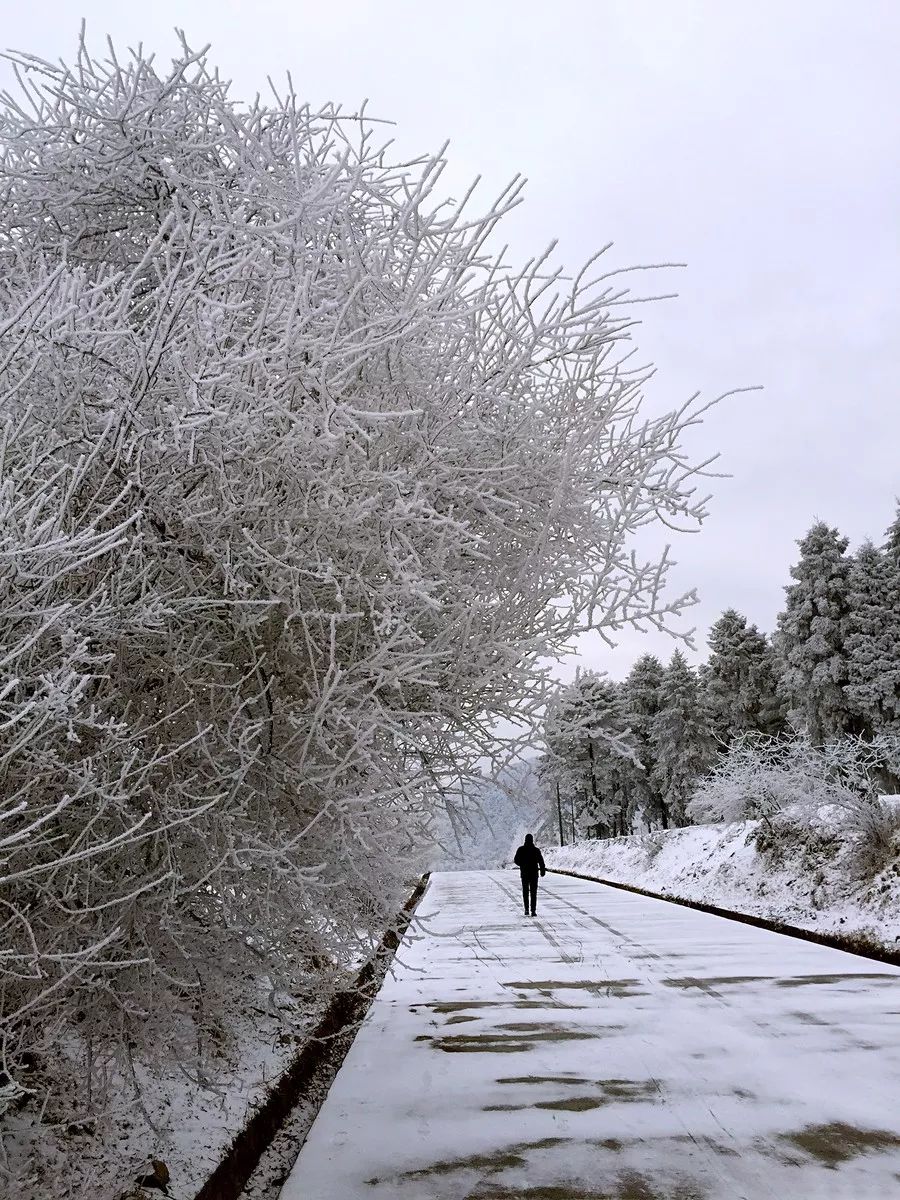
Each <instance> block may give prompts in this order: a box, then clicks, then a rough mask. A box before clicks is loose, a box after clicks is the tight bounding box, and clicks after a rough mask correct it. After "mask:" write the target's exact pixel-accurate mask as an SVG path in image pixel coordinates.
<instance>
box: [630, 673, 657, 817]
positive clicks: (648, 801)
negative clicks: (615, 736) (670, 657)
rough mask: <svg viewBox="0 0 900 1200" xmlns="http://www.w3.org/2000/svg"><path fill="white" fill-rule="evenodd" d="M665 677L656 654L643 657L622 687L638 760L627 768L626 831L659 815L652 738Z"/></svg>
mask: <svg viewBox="0 0 900 1200" xmlns="http://www.w3.org/2000/svg"><path fill="white" fill-rule="evenodd" d="M664 674H665V668H664V667H663V665H662V663H661V662H660V661H659V659H658V658H657V657H656V655H655V654H642V655H641V656H640V658H638V659H637V660H636V661H635V664H634V666H633V667H632V668H631V671H630V672H629V674H628V676H627V677H626V679H625V682H624V683H623V685H622V695H623V699H624V701H625V707H626V710H627V713H628V724H629V726H630V727H631V736H632V738H633V740H634V746H635V752H636V754H637V757H638V760H639V765H638V764H635V763H632V764H630V765H627V766H626V822H627V824H628V827H629V828H631V827H633V825H634V824H635V822H638V821H640V822H644V823H647V824H650V822H651V820H652V819H653V817H654V816H655V817H656V818H657V819H659V815H660V812H661V803H660V799H659V796H658V794H657V791H656V787H655V784H654V775H653V764H654V761H655V758H654V751H653V743H652V740H651V735H652V732H653V721H654V719H655V717H656V715H657V713H658V712H659V705H660V689H661V687H662V681H663V676H664Z"/></svg>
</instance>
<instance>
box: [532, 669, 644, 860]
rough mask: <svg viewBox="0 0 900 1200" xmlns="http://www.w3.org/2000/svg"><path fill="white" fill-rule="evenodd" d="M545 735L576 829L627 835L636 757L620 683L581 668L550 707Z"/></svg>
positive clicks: (562, 793)
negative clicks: (629, 793)
mask: <svg viewBox="0 0 900 1200" xmlns="http://www.w3.org/2000/svg"><path fill="white" fill-rule="evenodd" d="M544 736H545V741H546V745H547V759H548V762H547V766H546V768H545V769H546V770H547V773H548V775H549V774H550V773H551V765H552V770H553V772H554V773H555V782H556V783H558V784H559V787H560V794H561V796H562V798H563V801H564V803H565V804H567V805H568V807H569V810H570V811H574V813H575V823H576V830H577V832H579V833H581V834H587V833H593V834H596V835H598V836H601V837H608V836H610V835H612V836H616V835H617V834H619V833H624V832H625V831H626V814H627V808H628V800H627V794H626V787H627V779H628V768H633V767H634V766H635V763H636V755H635V749H634V744H633V740H632V738H631V733H630V729H629V725H628V714H627V710H626V706H625V703H624V698H623V696H622V694H621V691H620V688H619V686H618V685H617V684H616V683H614V682H613V681H612V680H610V679H608V678H607V677H606V676H605V675H603V674H600V673H598V672H595V671H581V672H579V674H578V676H577V677H576V679H575V680H574V681H573V682H572V683H571V684H569V685H568V686H567V687H565V688H563V689H562V690H561V692H560V694H559V695H558V697H557V698H556V699H555V701H554V702H553V704H552V705H551V706H550V710H549V712H548V717H547V722H546V725H545V733H544Z"/></svg>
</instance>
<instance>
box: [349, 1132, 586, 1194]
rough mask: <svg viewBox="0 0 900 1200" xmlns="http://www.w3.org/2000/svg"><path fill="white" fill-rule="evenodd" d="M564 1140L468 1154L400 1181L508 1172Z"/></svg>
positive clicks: (406, 1174)
mask: <svg viewBox="0 0 900 1200" xmlns="http://www.w3.org/2000/svg"><path fill="white" fill-rule="evenodd" d="M565 1140H566V1139H565V1138H558V1137H549V1138H539V1139H538V1140H537V1141H536V1142H517V1143H516V1144H514V1145H512V1146H507V1147H506V1148H505V1149H502V1150H495V1151H494V1153H493V1154H469V1155H467V1156H466V1157H465V1158H451V1159H444V1160H442V1161H441V1162H436V1163H430V1164H429V1165H428V1166H427V1167H419V1168H418V1169H417V1170H414V1171H404V1172H403V1174H402V1176H401V1178H402V1179H427V1178H428V1177H429V1176H430V1175H453V1174H455V1173H457V1172H459V1171H485V1172H487V1173H488V1174H489V1175H493V1174H496V1173H497V1172H499V1171H508V1170H512V1169H514V1168H516V1167H524V1166H526V1165H527V1163H526V1158H525V1155H526V1154H528V1152H529V1151H530V1150H549V1149H552V1147H554V1146H559V1145H561V1144H562V1143H563V1142H564V1141H565ZM366 1182H367V1183H370V1184H376V1183H380V1182H381V1180H379V1179H368V1180H366Z"/></svg>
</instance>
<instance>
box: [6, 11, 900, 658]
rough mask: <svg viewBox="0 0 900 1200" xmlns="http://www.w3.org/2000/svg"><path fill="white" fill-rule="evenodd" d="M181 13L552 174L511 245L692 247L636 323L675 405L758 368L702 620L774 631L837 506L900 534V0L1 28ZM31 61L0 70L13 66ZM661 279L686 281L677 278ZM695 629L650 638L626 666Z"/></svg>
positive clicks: (377, 111)
mask: <svg viewBox="0 0 900 1200" xmlns="http://www.w3.org/2000/svg"><path fill="white" fill-rule="evenodd" d="M82 16H84V17H86V19H87V22H88V33H89V37H90V40H91V41H92V43H93V44H94V45H95V46H96V47H97V48H98V49H99V48H100V42H101V39H102V38H103V37H104V36H105V35H106V34H107V33H109V34H111V35H112V37H113V39H114V41H115V42H116V43H117V44H118V45H120V46H127V45H133V44H135V43H136V42H138V41H143V43H144V45H145V47H147V48H150V49H153V50H155V51H157V53H158V54H159V55H160V56H161V57H162V58H163V59H164V60H165V61H168V58H169V57H170V56H171V53H173V52H174V48H175V39H174V34H173V32H172V30H173V28H174V27H175V26H176V25H177V26H180V27H183V28H184V29H185V31H186V33H187V35H188V38H189V40H190V41H191V42H192V43H193V44H194V45H202V44H205V43H207V42H211V43H212V58H213V60H214V61H215V62H216V63H217V64H218V65H219V67H220V69H221V72H222V73H223V74H224V75H225V76H228V77H231V78H232V79H233V80H234V94H235V95H236V96H238V97H248V98H249V96H250V95H251V94H252V93H254V92H256V91H258V90H263V89H264V88H265V87H266V82H265V81H266V76H267V75H272V76H273V77H274V78H276V79H281V78H283V77H284V74H285V72H286V71H288V70H290V72H291V73H292V75H293V79H294V85H295V89H296V91H297V93H298V94H299V95H301V96H305V97H306V98H308V99H309V100H310V101H312V102H315V103H317V102H319V101H324V100H336V101H340V102H341V103H343V104H344V106H345V108H348V109H353V108H355V107H356V106H357V105H358V104H359V103H360V101H362V100H363V99H365V98H368V99H369V111H370V113H372V114H373V115H377V116H383V117H387V118H390V119H391V120H394V121H396V123H397V139H398V143H399V146H400V147H401V149H402V151H403V152H404V153H408V152H419V151H425V150H436V149H437V148H438V147H439V146H440V145H441V144H442V142H443V141H444V140H445V139H446V138H448V137H449V138H450V139H451V147H450V152H449V153H450V157H451V160H452V168H453V180H454V182H455V183H456V184H457V186H459V185H461V184H462V183H463V182H467V181H468V180H469V179H470V178H471V177H474V176H475V175H477V174H481V175H482V176H484V177H485V180H486V186H485V192H484V196H485V198H487V195H488V193H489V192H490V191H491V190H493V189H494V188H495V187H497V186H499V185H501V184H502V183H505V182H506V181H507V179H509V178H510V177H512V176H513V175H514V174H516V173H517V172H521V173H523V174H524V175H526V176H527V177H528V179H529V181H530V183H529V187H528V190H527V198H526V203H525V205H523V206H522V207H521V208H520V209H518V210H517V211H516V212H515V213H514V214H513V215H512V216H511V218H510V219H509V222H508V226H507V235H506V236H507V238H508V239H509V240H510V242H511V247H512V254H511V257H516V258H518V259H524V258H527V257H529V256H530V254H531V253H532V252H534V251H535V250H539V249H543V247H544V246H545V245H546V244H547V243H548V242H549V241H550V240H551V239H552V238H554V237H558V238H559V240H560V254H561V256H562V258H563V260H564V261H565V262H566V263H568V264H571V265H572V266H573V267H574V266H578V265H580V263H581V262H582V260H584V259H585V258H586V257H587V256H588V255H589V254H591V253H592V252H593V251H594V250H596V249H597V248H599V247H600V246H601V245H604V244H605V243H607V242H609V241H613V242H614V243H615V247H614V250H613V251H612V252H611V255H612V257H613V258H614V260H615V262H616V263H617V264H619V265H622V266H626V265H631V264H634V263H647V262H661V261H668V262H686V263H687V264H688V268H687V270H685V271H679V272H677V273H676V274H675V276H674V277H673V275H672V274H671V273H670V274H669V275H668V276H667V277H665V278H663V279H661V280H648V281H647V290H648V291H650V290H665V291H669V290H675V289H676V288H677V290H678V291H679V293H680V298H679V299H678V300H676V301H669V302H666V303H662V304H658V305H653V306H644V307H643V308H642V310H641V312H640V315H641V316H642V318H643V321H644V326H643V328H642V329H641V330H639V331H638V333H637V335H636V340H637V342H638V345H639V347H640V350H641V357H642V359H644V360H648V361H653V362H655V363H656V365H657V367H658V368H659V371H658V377H657V379H656V380H655V381H654V384H653V391H652V402H653V405H654V407H656V406H658V405H660V404H663V403H665V404H666V406H667V407H668V406H670V405H672V404H674V403H677V402H680V401H681V400H683V399H684V398H686V397H687V396H688V395H690V394H692V393H693V392H694V391H697V390H699V391H701V392H702V393H703V394H704V395H714V394H716V393H718V392H722V391H726V390H728V389H730V388H733V387H740V386H744V385H749V384H762V385H764V389H765V390H764V391H763V392H760V393H753V394H751V395H749V396H742V397H737V398H735V399H733V400H730V401H728V402H727V403H726V404H725V405H724V406H722V407H720V408H719V409H717V410H714V411H713V413H712V414H711V415H710V417H709V419H708V421H707V423H706V425H705V426H704V428H703V429H702V430H701V431H699V432H698V433H697V434H696V435H695V436H694V437H693V439H692V441H691V442H690V444H689V445H690V448H691V450H692V451H693V452H694V453H696V454H704V455H705V454H706V453H709V452H710V451H712V450H716V449H718V450H720V451H721V454H722V459H721V463H720V466H721V468H722V469H723V470H725V471H727V472H729V474H730V475H731V476H732V478H731V479H728V480H722V481H718V482H716V483H715V485H714V490H715V499H714V501H713V507H712V516H711V518H710V520H709V522H708V524H707V525H706V526H705V527H704V530H703V532H702V533H700V534H699V535H697V536H694V537H691V538H682V539H681V540H680V541H679V543H678V544H677V546H676V555H675V557H676V558H677V559H678V560H679V567H678V570H677V572H676V575H675V581H676V583H677V585H678V586H679V589H680V590H687V589H688V588H690V587H693V586H696V587H698V589H699V590H700V592H701V599H702V602H701V604H700V605H699V606H698V607H697V608H695V609H694V610H693V612H692V618H691V623H694V624H696V625H697V627H698V631H699V633H700V634H701V635H704V634H705V631H706V629H707V628H708V626H709V624H710V623H711V622H712V621H714V620H715V619H716V617H717V616H718V615H719V613H720V612H721V611H722V610H723V609H724V608H726V607H729V606H735V607H737V608H739V609H741V610H742V611H744V612H745V613H746V614H747V615H748V616H749V617H750V618H751V620H753V621H756V622H757V623H758V624H759V625H760V626H761V627H762V628H764V629H766V630H771V629H772V628H773V625H774V620H775V614H776V613H777V612H778V610H779V608H780V606H781V602H782V595H783V594H782V588H783V587H784V585H785V584H786V583H787V582H788V581H789V579H788V568H789V566H790V564H791V563H792V562H793V561H794V559H795V557H796V547H795V544H794V543H795V541H796V539H797V538H799V537H800V536H802V534H803V533H804V532H805V530H806V529H807V528H808V526H809V525H810V524H811V523H812V520H813V518H814V517H821V518H822V519H825V520H827V521H829V522H830V523H832V524H836V525H838V526H839V527H840V529H841V530H842V531H843V532H844V533H845V534H847V535H848V536H849V537H850V538H851V541H852V542H853V543H854V544H855V543H858V542H859V541H860V540H861V539H862V538H863V537H865V536H867V535H871V536H873V537H874V538H876V539H877V538H880V536H881V533H882V531H883V530H884V528H885V527H886V526H887V525H888V523H889V522H890V521H891V520H892V518H893V514H894V506H895V496H896V495H898V494H900V479H898V469H897V460H898V450H900V404H898V378H900V340H898V325H900V320H898V318H900V291H898V283H900V224H898V216H900V203H898V202H900V153H898V152H900V69H898V63H900V3H897V2H896V0H887V2H880V0H862V2H861V3H858V4H856V5H849V4H847V3H833V2H831V0H817V2H813V3H810V2H801V0H791V2H788V3H785V2H784V0H777V2H772V0H762V2H760V0H754V2H753V3H748V2H746V0H740V2H738V0H702V2H694V3H692V2H689V0H682V2H677V3H676V2H669V0H660V2H657V0H644V2H641V0H627V2H624V3H619V2H617V0H593V2H581V0H555V2H554V3H552V4H548V3H540V4H539V3H534V2H532V0H515V2H513V0H455V2H454V3H452V4H443V5H434V4H428V3H424V2H423V0H417V2H414V0H373V2H372V3H361V2H357V0H342V2H341V3H329V4H322V3H315V4H314V3H311V2H310V0H293V2H288V0H253V2H252V3H251V2H245V0H216V2H207V0H181V2H180V3H172V2H171V0H154V2H153V3H152V4H127V5H124V4H121V3H116V4H113V3H110V2H108V0H79V2H76V3H72V4H70V3H63V0H44V2H43V3H40V4H21V3H16V4H13V3H11V0H4V4H3V26H2V41H3V43H4V45H5V46H7V47H12V48H16V49H21V50H27V51H30V52H32V53H35V54H39V55H40V56H42V57H44V58H56V57H66V58H71V57H73V55H74V49H75V44H76V38H77V33H78V27H79V24H80V19H81V17H82ZM8 80H9V71H8V68H7V67H6V66H5V64H0V82H2V83H4V84H6V83H7V82H8ZM660 285H663V286H660ZM671 648H672V644H671V643H670V642H669V641H668V640H666V639H659V638H653V637H650V636H649V635H648V636H646V637H640V636H638V635H629V636H628V637H627V638H624V639H623V640H622V642H621V645H620V647H619V649H618V650H617V651H614V652H612V653H611V654H610V653H608V652H600V651H597V650H596V649H595V648H594V647H593V646H590V647H586V657H587V658H588V660H589V662H590V665H597V666H603V667H606V668H607V669H609V670H610V672H611V673H612V674H614V675H616V676H621V675H623V674H625V672H626V671H627V670H628V668H629V666H630V664H631V662H632V660H633V658H634V656H635V654H636V653H640V652H641V651H643V650H645V649H654V650H656V651H657V652H660V653H662V654H664V655H668V654H669V653H670V651H671Z"/></svg>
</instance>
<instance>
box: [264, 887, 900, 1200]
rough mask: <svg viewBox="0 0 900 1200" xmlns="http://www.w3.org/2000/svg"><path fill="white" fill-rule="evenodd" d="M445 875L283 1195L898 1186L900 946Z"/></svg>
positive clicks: (577, 1194) (882, 1189) (568, 1196)
mask: <svg viewBox="0 0 900 1200" xmlns="http://www.w3.org/2000/svg"><path fill="white" fill-rule="evenodd" d="M538 905H539V907H538V916H537V917H536V918H535V919H534V920H532V919H530V918H526V917H524V916H523V915H522V911H521V890H520V887H519V882H518V873H517V872H513V871H490V872H489V871H472V872H458V873H441V874H436V875H433V876H432V878H431V881H430V883H429V886H428V890H427V892H426V893H425V896H424V897H423V899H422V901H421V902H420V904H419V908H418V910H417V913H416V916H415V918H414V921H413V923H412V925H411V926H410V929H409V932H408V933H407V936H406V938H405V939H404V941H403V944H402V945H401V948H400V950H399V952H398V956H397V960H396V962H395V964H394V968H393V971H392V973H391V974H389V975H388V977H387V979H386V980H385V983H384V985H383V987H382V989H381V991H380V993H379V995H378V997H377V998H376V1000H375V1002H374V1004H373V1006H372V1009H371V1011H370V1013H369V1016H368V1017H367V1019H366V1021H365V1023H364V1025H363V1027H362V1029H361V1031H360V1033H359V1035H358V1037H357V1038H356V1040H355V1042H354V1044H353V1046H352V1048H351V1050H350V1053H349V1054H348V1056H347V1059H346V1061H345V1063H344V1065H343V1067H342V1068H341V1070H340V1072H339V1073H338V1075H337V1078H336V1079H335V1081H334V1083H333V1085H332V1087H331V1091H330V1092H329V1095H328V1098H327V1100H326V1102H325V1105H324V1106H323V1108H322V1110H321V1112H320V1113H319V1116H318V1117H317V1119H316V1121H315V1123H314V1125H313V1127H312V1129H311V1130H310V1133H309V1136H308V1138H307V1140H306V1143H305V1145H304V1147H303V1149H302V1151H301V1153H300V1156H299V1158H298V1160H297V1163H296V1165H295V1167H294V1169H293V1171H292V1172H291V1174H290V1176H289V1178H288V1180H287V1182H286V1184H285V1186H284V1189H283V1191H282V1200H358V1198H362V1197H365V1198H366V1200H500V1198H505V1200H600V1198H601V1197H603V1198H616V1200H693V1198H697V1200H701V1198H702V1200H758V1198H762V1197H766V1198H769V1197H771V1198H773V1200H814V1198H817V1197H823V1198H824V1197H828V1198H829V1200H837V1198H840V1197H853V1198H854V1200H863V1198H865V1197H872V1198H873V1200H889V1198H890V1197H894V1196H897V1197H900V1036H898V1035H900V970H897V969H896V968H893V967H889V966H883V965H881V964H879V963H876V962H871V961H868V960H866V959H863V958H859V957H857V956H855V955H851V954H846V953H843V952H842V951H839V950H831V949H829V948H827V947H822V946H817V945H813V944H811V943H809V942H803V941H799V940H797V939H795V938H789V937H784V936H782V935H780V934H775V933H770V932H768V931H766V930H762V929H756V928H754V927H752V926H748V925H742V924H739V923H738V922H735V921H729V920H725V919H723V918H721V917H715V916H711V915H709V914H707V913H701V912H696V911H693V910H691V909H687V908H682V907H679V906H677V905H673V904H668V903H666V902H665V901H660V900H651V899H648V898H645V897H643V896H637V895H632V894H630V893H627V892H622V891H617V890H615V889H613V888H608V887H604V886H602V885H598V884H595V883H590V882H587V881H582V880H579V879H570V878H566V877H563V876H550V875H548V876H547V877H546V879H545V880H543V881H542V889H541V894H540V897H539V902H538Z"/></svg>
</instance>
